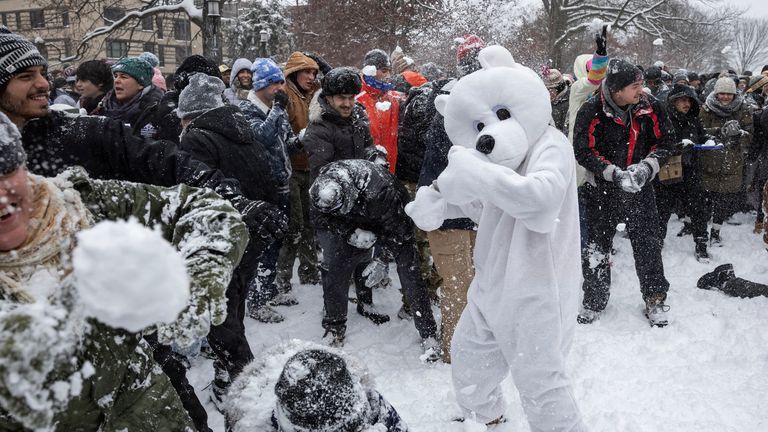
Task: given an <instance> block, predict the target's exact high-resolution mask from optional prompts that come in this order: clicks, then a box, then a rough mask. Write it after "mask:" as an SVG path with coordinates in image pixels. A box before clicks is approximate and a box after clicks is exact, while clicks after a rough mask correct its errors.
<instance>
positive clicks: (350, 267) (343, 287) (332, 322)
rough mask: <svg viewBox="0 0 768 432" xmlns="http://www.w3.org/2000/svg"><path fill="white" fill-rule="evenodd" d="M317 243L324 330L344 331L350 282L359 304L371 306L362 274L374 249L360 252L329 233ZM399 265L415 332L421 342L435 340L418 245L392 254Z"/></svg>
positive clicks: (411, 244)
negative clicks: (334, 328) (337, 328)
mask: <svg viewBox="0 0 768 432" xmlns="http://www.w3.org/2000/svg"><path fill="white" fill-rule="evenodd" d="M316 235H317V242H318V244H319V245H320V248H321V249H322V251H323V261H322V262H321V263H320V273H321V275H322V277H323V302H324V304H325V316H324V317H323V328H325V329H329V328H333V327H342V326H345V325H346V322H347V308H348V306H349V305H348V300H347V293H348V292H349V279H350V277H354V281H355V288H356V289H357V295H358V301H362V302H363V303H371V302H372V297H373V296H372V292H371V289H370V288H368V287H366V286H365V278H363V276H362V272H363V270H364V269H365V267H366V266H367V265H368V263H369V262H371V259H372V257H373V256H372V250H371V249H358V248H356V247H354V246H350V245H349V244H347V239H346V238H342V237H341V236H339V235H337V234H335V233H333V232H330V231H327V230H322V229H318V230H317V231H316ZM391 252H392V253H393V254H394V258H395V263H396V264H397V275H398V277H399V278H400V284H401V285H402V287H403V291H404V292H405V296H406V299H407V300H408V303H409V304H410V306H411V311H412V313H413V316H414V324H415V325H416V330H418V332H419V335H420V336H421V337H422V338H426V337H430V336H435V335H436V334H437V325H436V324H435V318H434V317H433V316H432V309H431V307H430V304H429V295H428V294H427V286H426V284H425V283H424V279H423V278H422V276H421V268H420V263H419V255H418V251H417V249H416V243H415V241H410V242H408V243H405V244H403V245H401V246H400V247H398V248H397V249H396V250H392V251H391Z"/></svg>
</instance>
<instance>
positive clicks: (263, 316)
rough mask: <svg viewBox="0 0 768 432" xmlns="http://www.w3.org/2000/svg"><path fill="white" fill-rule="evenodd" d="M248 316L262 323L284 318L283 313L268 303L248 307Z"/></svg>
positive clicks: (280, 320)
mask: <svg viewBox="0 0 768 432" xmlns="http://www.w3.org/2000/svg"><path fill="white" fill-rule="evenodd" d="M248 316H249V317H251V318H253V319H255V320H256V321H260V322H263V323H279V322H283V320H285V317H284V316H283V314H281V313H280V312H278V311H276V310H274V309H272V307H270V306H268V305H263V306H251V307H249V308H248Z"/></svg>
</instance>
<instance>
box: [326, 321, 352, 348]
mask: <svg viewBox="0 0 768 432" xmlns="http://www.w3.org/2000/svg"><path fill="white" fill-rule="evenodd" d="M346 333H347V326H334V327H329V328H327V329H326V330H325V334H323V342H324V343H325V344H326V345H328V346H330V347H332V348H342V347H343V346H344V336H345V334H346Z"/></svg>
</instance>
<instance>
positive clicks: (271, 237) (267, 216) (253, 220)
mask: <svg viewBox="0 0 768 432" xmlns="http://www.w3.org/2000/svg"><path fill="white" fill-rule="evenodd" d="M230 202H231V203H232V206H233V207H235V208H236V209H237V211H239V212H240V214H241V215H242V216H243V222H245V224H246V225H247V226H248V232H249V233H250V235H251V246H253V247H254V248H256V250H259V251H263V250H264V249H266V248H267V247H268V246H269V245H270V244H272V243H273V242H274V241H275V240H279V239H281V238H283V237H285V234H286V232H287V231H288V215H287V214H285V212H283V211H282V210H280V208H278V207H277V206H276V205H274V204H270V203H268V202H266V201H252V200H249V199H248V198H245V197H243V196H239V197H235V198H233V199H231V200H230Z"/></svg>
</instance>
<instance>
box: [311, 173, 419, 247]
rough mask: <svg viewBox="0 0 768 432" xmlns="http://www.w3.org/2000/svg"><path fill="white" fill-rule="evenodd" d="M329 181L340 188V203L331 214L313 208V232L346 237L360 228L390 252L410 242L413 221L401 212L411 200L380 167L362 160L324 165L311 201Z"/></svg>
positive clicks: (396, 182)
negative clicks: (374, 236) (318, 231)
mask: <svg viewBox="0 0 768 432" xmlns="http://www.w3.org/2000/svg"><path fill="white" fill-rule="evenodd" d="M328 181H335V182H337V183H339V184H341V185H342V190H341V195H342V197H343V198H342V200H343V204H342V205H341V206H340V207H339V208H337V209H334V210H332V211H330V212H322V211H320V210H318V209H317V208H315V207H314V206H313V207H312V216H313V220H314V222H315V228H316V229H322V230H326V231H330V232H334V233H336V234H338V235H339V236H340V237H341V238H349V236H350V235H352V233H353V232H354V231H355V229H357V228H360V229H363V230H366V231H370V232H372V233H374V234H376V238H377V245H380V246H382V247H384V248H387V249H388V250H390V251H394V250H395V249H397V247H399V246H400V245H402V244H404V243H405V242H407V241H409V240H412V239H413V235H414V231H413V228H414V225H413V221H412V220H411V218H410V217H408V215H406V214H405V210H404V207H405V204H407V203H408V202H409V201H410V196H409V195H408V191H407V190H406V189H405V186H403V184H402V183H401V182H399V181H398V180H397V179H396V178H395V176H394V175H393V174H392V173H390V172H389V171H388V170H387V169H386V168H385V167H384V166H383V165H379V164H376V163H374V162H369V161H365V160H341V161H336V162H331V163H329V164H328V165H325V166H324V167H322V168H321V169H320V174H319V175H318V176H317V178H316V179H315V181H314V183H313V187H312V188H310V196H311V198H312V201H313V202H314V201H316V200H317V199H318V197H317V196H316V195H317V194H318V193H320V191H322V185H323V184H324V183H326V182H328Z"/></svg>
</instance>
